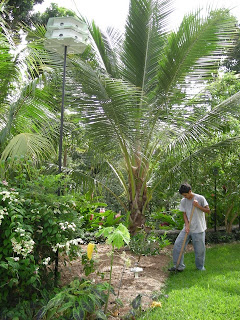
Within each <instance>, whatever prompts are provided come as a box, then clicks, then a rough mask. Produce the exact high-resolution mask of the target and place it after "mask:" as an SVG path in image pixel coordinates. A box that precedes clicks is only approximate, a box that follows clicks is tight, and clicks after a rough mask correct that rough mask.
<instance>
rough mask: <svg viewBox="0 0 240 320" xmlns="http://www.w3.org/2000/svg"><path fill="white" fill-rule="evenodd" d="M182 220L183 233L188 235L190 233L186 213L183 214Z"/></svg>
mask: <svg viewBox="0 0 240 320" xmlns="http://www.w3.org/2000/svg"><path fill="white" fill-rule="evenodd" d="M183 220H184V222H185V231H186V232H187V233H188V232H189V231H190V228H189V221H188V217H187V215H186V212H183Z"/></svg>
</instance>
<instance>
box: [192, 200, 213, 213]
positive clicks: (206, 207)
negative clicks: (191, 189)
mask: <svg viewBox="0 0 240 320" xmlns="http://www.w3.org/2000/svg"><path fill="white" fill-rule="evenodd" d="M193 205H194V207H197V208H198V209H200V210H201V211H203V212H205V213H210V208H209V206H205V207H202V206H200V204H199V203H198V201H197V200H194V201H193Z"/></svg>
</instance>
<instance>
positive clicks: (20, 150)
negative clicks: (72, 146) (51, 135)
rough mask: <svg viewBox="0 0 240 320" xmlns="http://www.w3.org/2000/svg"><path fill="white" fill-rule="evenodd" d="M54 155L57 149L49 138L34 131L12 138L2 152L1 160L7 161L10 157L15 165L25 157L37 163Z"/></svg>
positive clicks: (11, 162)
mask: <svg viewBox="0 0 240 320" xmlns="http://www.w3.org/2000/svg"><path fill="white" fill-rule="evenodd" d="M52 155H55V150H54V148H53V145H52V144H51V142H50V140H49V139H48V138H46V137H43V136H40V135H37V134H33V133H20V134H19V135H17V136H15V137H14V138H13V139H12V140H10V142H9V143H8V145H7V147H6V148H5V149H4V151H3V153H2V156H1V160H2V161H6V160H7V159H8V158H9V160H10V161H9V162H10V164H11V165H13V164H14V163H15V161H16V162H17V161H19V158H21V157H23V158H25V159H31V160H33V162H34V163H37V162H38V161H40V160H42V159H43V158H45V157H47V156H52Z"/></svg>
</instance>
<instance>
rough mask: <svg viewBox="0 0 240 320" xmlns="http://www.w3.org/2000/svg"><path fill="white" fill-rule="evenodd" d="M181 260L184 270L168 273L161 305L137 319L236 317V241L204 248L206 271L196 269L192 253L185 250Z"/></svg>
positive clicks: (239, 297)
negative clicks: (183, 261) (186, 252)
mask: <svg viewBox="0 0 240 320" xmlns="http://www.w3.org/2000/svg"><path fill="white" fill-rule="evenodd" d="M185 264H186V269H185V270H184V272H181V273H173V274H170V276H169V279H168V281H167V283H166V288H165V292H164V294H163V295H161V297H160V298H159V300H160V301H161V303H162V308H154V309H153V310H152V311H150V310H148V311H147V312H146V313H145V314H144V315H143V316H142V317H141V318H138V319H152V320H160V319H164V320H168V319H169V320H178V319H179V320H180V319H182V320H186V319H191V320H210V319H211V320H212V319H214V320H220V319H222V320H223V319H224V320H226V319H227V320H229V319H236V320H239V319H240V243H233V244H224V245H217V246H215V247H213V248H210V249H207V252H206V264H205V266H206V271H198V270H196V268H195V264H194V253H188V254H185ZM164 295H167V296H168V297H167V296H166V297H165V296H164Z"/></svg>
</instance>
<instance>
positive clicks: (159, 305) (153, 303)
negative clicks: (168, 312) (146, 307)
mask: <svg viewBox="0 0 240 320" xmlns="http://www.w3.org/2000/svg"><path fill="white" fill-rule="evenodd" d="M156 307H159V308H162V304H161V302H160V301H158V302H157V301H153V302H152V304H151V308H156Z"/></svg>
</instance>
